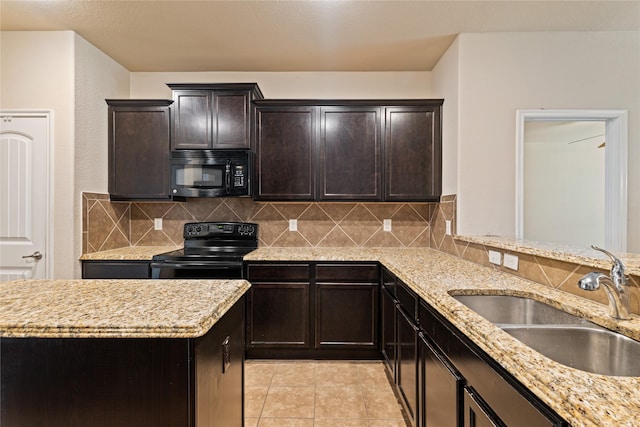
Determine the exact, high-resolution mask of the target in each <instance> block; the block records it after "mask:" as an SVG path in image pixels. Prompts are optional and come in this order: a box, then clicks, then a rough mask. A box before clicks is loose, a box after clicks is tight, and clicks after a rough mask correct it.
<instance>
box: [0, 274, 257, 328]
mask: <svg viewBox="0 0 640 427" xmlns="http://www.w3.org/2000/svg"><path fill="white" fill-rule="evenodd" d="M250 287H251V284H250V283H249V282H247V281H246V280H148V279H146V280H136V279H108V280H107V279H101V280H93V279H88V280H87V279H85V280H81V279H76V280H16V281H11V282H5V283H2V284H0V337H3V338H9V337H13V338H29V337H32V338H197V337H199V336H202V335H204V334H206V333H207V332H208V331H209V329H211V327H212V326H213V325H215V323H216V322H217V321H218V320H219V319H220V318H222V316H224V314H225V313H226V312H227V311H228V310H229V309H230V308H231V307H232V306H233V305H234V304H235V303H236V302H237V301H238V300H240V299H241V298H242V296H243V295H244V294H245V293H246V292H247V291H248V290H249V288H250Z"/></svg>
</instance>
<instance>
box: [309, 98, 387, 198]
mask: <svg viewBox="0 0 640 427" xmlns="http://www.w3.org/2000/svg"><path fill="white" fill-rule="evenodd" d="M381 123H382V120H381V118H380V108H379V107H360V106H344V107H320V140H319V143H320V144H319V153H318V154H319V172H320V176H319V181H318V183H319V185H320V188H319V191H318V200H380V199H381V197H382V148H381V147H382V146H381V140H382V138H381V127H380V126H381Z"/></svg>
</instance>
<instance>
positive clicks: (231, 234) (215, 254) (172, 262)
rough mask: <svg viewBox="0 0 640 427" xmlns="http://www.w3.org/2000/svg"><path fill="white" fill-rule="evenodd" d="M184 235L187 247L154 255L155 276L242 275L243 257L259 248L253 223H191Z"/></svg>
mask: <svg viewBox="0 0 640 427" xmlns="http://www.w3.org/2000/svg"><path fill="white" fill-rule="evenodd" d="M183 235H184V248H182V249H178V250H175V251H171V252H166V253H163V254H159V255H155V256H154V257H153V259H152V262H151V270H152V277H153V278H182V277H186V276H188V277H189V278H203V279H205V278H230V279H232V278H241V276H242V258H243V257H244V256H245V255H246V254H248V253H249V252H251V251H253V250H254V249H256V248H257V247H258V225H257V224H252V223H245V222H196V223H187V224H185V225H184V233H183Z"/></svg>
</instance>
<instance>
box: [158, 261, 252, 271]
mask: <svg viewBox="0 0 640 427" xmlns="http://www.w3.org/2000/svg"><path fill="white" fill-rule="evenodd" d="M238 267H242V264H237V265H229V264H226V265H212V264H207V263H191V262H190V263H186V264H183V263H173V262H152V263H151V268H174V269H175V268H200V269H207V270H229V269H230V268H238Z"/></svg>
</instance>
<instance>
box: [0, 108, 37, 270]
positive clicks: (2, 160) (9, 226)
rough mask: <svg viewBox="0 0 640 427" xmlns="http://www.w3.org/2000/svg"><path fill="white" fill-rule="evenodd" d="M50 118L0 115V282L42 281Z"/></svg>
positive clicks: (33, 115)
mask: <svg viewBox="0 0 640 427" xmlns="http://www.w3.org/2000/svg"><path fill="white" fill-rule="evenodd" d="M48 147H49V114H48V113H25V112H16V113H10V112H6V111H0V282H4V281H7V280H14V279H45V278H49V277H48V269H47V248H48V246H47V231H48V222H49V215H48V213H49V201H48V200H49V194H48V193H49V180H48V164H49V161H48Z"/></svg>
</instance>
